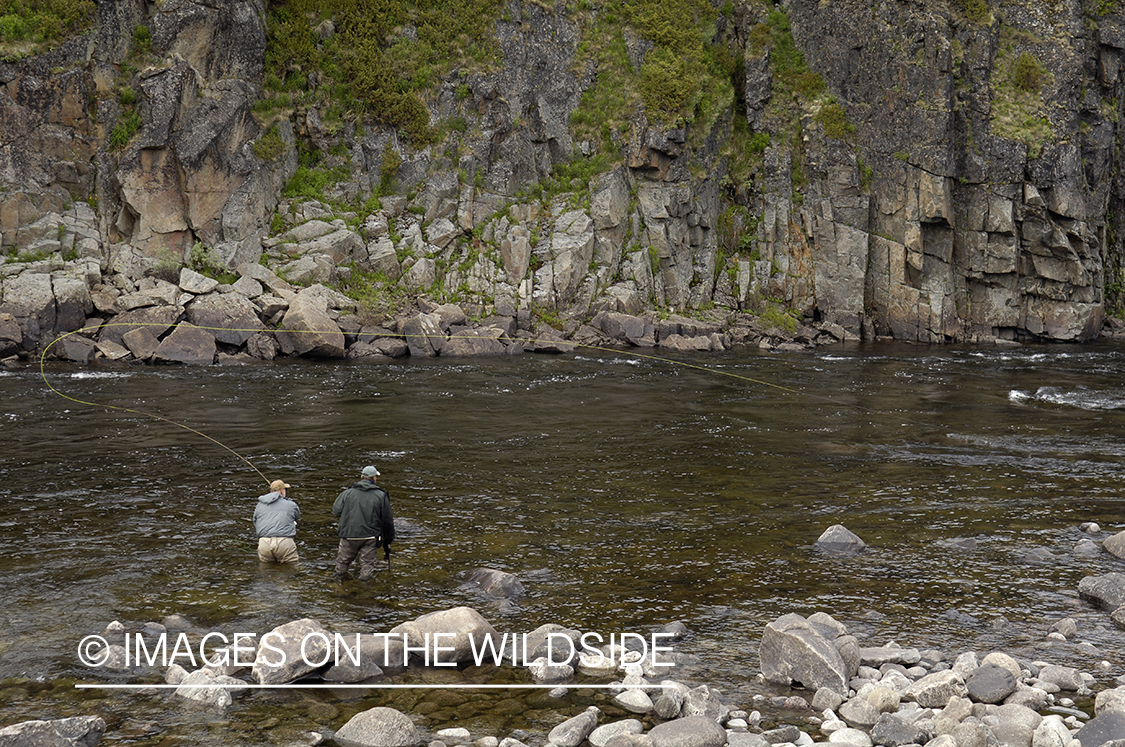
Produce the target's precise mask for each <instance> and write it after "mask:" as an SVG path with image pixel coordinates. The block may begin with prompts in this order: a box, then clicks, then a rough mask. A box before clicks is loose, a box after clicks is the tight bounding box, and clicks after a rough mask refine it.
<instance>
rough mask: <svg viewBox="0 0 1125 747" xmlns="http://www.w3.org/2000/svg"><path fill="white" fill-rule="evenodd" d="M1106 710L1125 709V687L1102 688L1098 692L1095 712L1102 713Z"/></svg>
mask: <svg viewBox="0 0 1125 747" xmlns="http://www.w3.org/2000/svg"><path fill="white" fill-rule="evenodd" d="M1105 711H1125V687H1115V688H1113V689H1110V690H1102V691H1101V692H1099V693H1098V694H1097V697H1095V698H1094V713H1095V714H1098V715H1100V714H1102V713H1104V712H1105Z"/></svg>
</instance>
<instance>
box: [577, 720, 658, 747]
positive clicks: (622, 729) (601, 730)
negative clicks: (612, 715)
mask: <svg viewBox="0 0 1125 747" xmlns="http://www.w3.org/2000/svg"><path fill="white" fill-rule="evenodd" d="M644 730H645V729H644V724H642V723H641V722H640V721H638V720H637V719H635V718H627V719H622V720H621V721H613V722H610V723H608V724H602V725H601V726H599V727H598V728H596V729H594V730H593V731H592V732H590V736H588V737H587V740H589V742H590V744H591V745H592V746H593V747H606V745H608V744H609V742H610V740H611V739H613V738H614V737H618V736H621V735H622V734H640V733H641V732H643V731H644Z"/></svg>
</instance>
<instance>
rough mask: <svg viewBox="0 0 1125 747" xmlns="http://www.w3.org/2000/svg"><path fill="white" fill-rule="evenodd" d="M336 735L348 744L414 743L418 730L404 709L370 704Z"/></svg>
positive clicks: (387, 746) (410, 746) (392, 746)
mask: <svg viewBox="0 0 1125 747" xmlns="http://www.w3.org/2000/svg"><path fill="white" fill-rule="evenodd" d="M334 739H335V740H336V741H337V742H339V743H340V744H342V745H345V747H414V745H417V744H420V743H421V739H419V737H418V730H417V728H415V726H414V722H413V721H411V720H410V717H409V716H407V715H406V714H405V713H402V712H400V711H396V710H395V709H393V708H383V707H378V708H370V709H368V710H366V711H361V712H360V713H357V714H356V715H354V716H352V718H351V720H350V721H348V723H346V724H344V725H343V726H342V727H340V730H339V731H337V732H336V734H335V737H334Z"/></svg>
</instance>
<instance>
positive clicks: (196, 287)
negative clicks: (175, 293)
mask: <svg viewBox="0 0 1125 747" xmlns="http://www.w3.org/2000/svg"><path fill="white" fill-rule="evenodd" d="M218 287H219V281H218V280H215V279H214V278H209V277H207V276H206V275H202V274H200V273H198V272H196V271H195V270H193V269H191V268H190V267H182V268H180V290H182V291H183V292H184V293H190V294H192V295H193V296H202V295H204V294H205V293H210V292H211V291H213V290H215V289H216V288H218Z"/></svg>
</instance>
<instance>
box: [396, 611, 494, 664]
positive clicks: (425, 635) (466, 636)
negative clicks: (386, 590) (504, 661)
mask: <svg viewBox="0 0 1125 747" xmlns="http://www.w3.org/2000/svg"><path fill="white" fill-rule="evenodd" d="M390 632H391V633H392V634H394V635H403V634H404V635H406V640H407V641H408V642H409V646H410V647H411V648H417V649H419V650H421V649H423V648H425V650H426V652H427V654H429V656H431V657H432V656H435V649H436V648H437V647H438V646H440V647H441V651H438V652H436V656H438V657H439V658H440V661H441V662H442V663H446V662H451V661H453V662H462V661H472V660H473V658H474V655H473V654H474V650H475V651H476V652H478V653H479V652H480V651H482V650H491V649H490V648H488V643H487V642H486V640H485V639H488V638H491V639H492V645H493V646H495V647H496V648H497V649H499V645H500V636H499V634H497V632H496V629H495V628H493V627H492V625H490V624H489V623H488V621H487V620H485V619H484V618H483V617H482V616H481V615H480V613H479V612H477V611H476V610H474V609H472V608H471V607H454V608H453V609H448V610H441V611H439V612H431V613H429V614H426V615H422V616H421V617H419V618H417V619H415V620H411V621H410V622H405V623H403V624H402V625H398V626H396V627H395V628H393V629H392V630H391V631H390ZM437 634H441V635H440V637H437V638H435V635H437ZM427 642H428V643H427ZM446 649H449V650H446ZM430 663H431V664H433V663H434V662H432V661H431V662H430Z"/></svg>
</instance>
